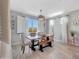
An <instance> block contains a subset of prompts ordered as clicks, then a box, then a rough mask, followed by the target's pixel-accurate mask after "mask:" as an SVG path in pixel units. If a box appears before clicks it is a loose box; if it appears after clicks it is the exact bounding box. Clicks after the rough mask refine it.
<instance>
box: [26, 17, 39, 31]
mask: <svg viewBox="0 0 79 59" xmlns="http://www.w3.org/2000/svg"><path fill="white" fill-rule="evenodd" d="M27 26H28V29H29V28H36V29H37V30H38V20H37V19H32V18H29V19H28V20H27Z"/></svg>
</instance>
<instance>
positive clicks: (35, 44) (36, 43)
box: [26, 35, 41, 51]
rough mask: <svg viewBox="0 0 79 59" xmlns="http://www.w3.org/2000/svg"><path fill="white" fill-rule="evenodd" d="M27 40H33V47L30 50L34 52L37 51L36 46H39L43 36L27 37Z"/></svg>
mask: <svg viewBox="0 0 79 59" xmlns="http://www.w3.org/2000/svg"><path fill="white" fill-rule="evenodd" d="M26 38H27V39H29V40H31V46H30V48H31V49H32V50H33V51H36V49H35V46H38V45H39V40H40V39H41V36H40V35H35V36H30V35H28V36H26Z"/></svg>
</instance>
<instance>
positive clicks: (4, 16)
mask: <svg viewBox="0 0 79 59" xmlns="http://www.w3.org/2000/svg"><path fill="white" fill-rule="evenodd" d="M9 1H10V0H0V33H1V35H0V59H11V57H12V56H11V28H10V8H9V7H10V6H9Z"/></svg>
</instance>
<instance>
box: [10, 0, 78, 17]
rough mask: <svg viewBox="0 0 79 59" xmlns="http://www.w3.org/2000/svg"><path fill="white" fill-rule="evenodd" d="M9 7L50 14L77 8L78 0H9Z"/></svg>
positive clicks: (25, 11)
mask: <svg viewBox="0 0 79 59" xmlns="http://www.w3.org/2000/svg"><path fill="white" fill-rule="evenodd" d="M11 9H12V10H15V11H19V12H23V13H29V14H32V15H39V14H40V11H39V10H40V9H42V10H43V14H44V15H45V16H46V15H51V14H54V13H57V12H61V11H63V12H69V11H71V10H76V9H79V0H11Z"/></svg>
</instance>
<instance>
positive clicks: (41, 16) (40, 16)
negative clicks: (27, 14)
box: [38, 10, 45, 21]
mask: <svg viewBox="0 0 79 59" xmlns="http://www.w3.org/2000/svg"><path fill="white" fill-rule="evenodd" d="M38 19H39V20H42V21H44V20H45V16H44V15H42V10H40V15H39V16H38Z"/></svg>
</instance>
